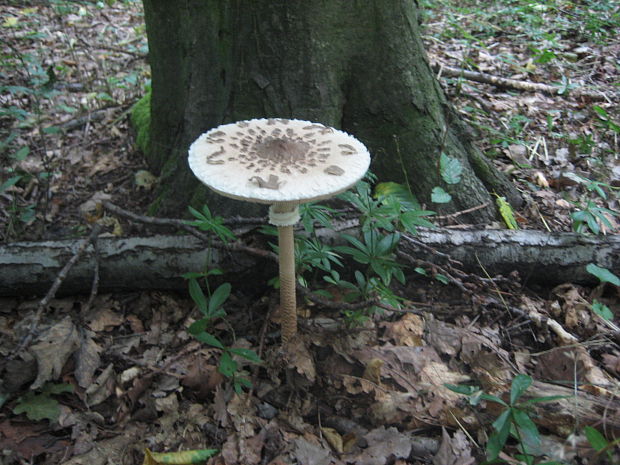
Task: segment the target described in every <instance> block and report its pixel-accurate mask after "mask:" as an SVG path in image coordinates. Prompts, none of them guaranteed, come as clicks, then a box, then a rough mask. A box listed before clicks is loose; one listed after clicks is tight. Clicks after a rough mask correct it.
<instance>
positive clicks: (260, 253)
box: [102, 200, 278, 261]
mask: <svg viewBox="0 0 620 465" xmlns="http://www.w3.org/2000/svg"><path fill="white" fill-rule="evenodd" d="M102 204H103V206H104V208H105V209H106V210H108V211H110V212H112V213H114V214H115V215H118V216H122V217H124V218H127V219H130V220H132V221H135V222H138V223H145V224H153V225H157V226H174V227H175V228H179V229H183V230H184V231H187V232H188V233H190V234H191V235H192V236H195V237H197V238H198V239H200V240H202V241H204V242H206V243H209V245H210V246H211V247H213V248H216V249H224V250H234V251H237V252H245V253H247V254H250V255H254V256H255V257H260V258H268V259H270V260H274V261H277V259H278V257H277V255H276V254H274V253H273V252H270V251H268V250H262V249H257V248H255V247H249V246H247V245H244V244H241V243H239V242H235V243H232V244H224V243H223V242H221V241H216V240H213V239H212V238H211V236H209V235H208V234H204V233H202V232H200V231H198V230H197V229H196V228H194V227H193V226H192V225H190V224H187V223H186V222H185V221H184V220H180V219H174V218H156V217H153V216H142V215H138V214H136V213H132V212H130V211H127V210H124V209H122V208H121V207H119V206H117V205H114V204H113V203H112V202H109V201H107V200H104V201H103V202H102Z"/></svg>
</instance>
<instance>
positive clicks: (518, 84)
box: [432, 63, 612, 101]
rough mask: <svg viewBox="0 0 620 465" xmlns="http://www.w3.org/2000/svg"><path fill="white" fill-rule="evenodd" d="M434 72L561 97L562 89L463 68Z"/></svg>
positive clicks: (580, 93) (599, 97)
mask: <svg viewBox="0 0 620 465" xmlns="http://www.w3.org/2000/svg"><path fill="white" fill-rule="evenodd" d="M432 66H433V70H434V71H435V72H436V73H437V74H438V75H439V76H442V75H443V76H449V77H462V78H464V79H468V80H470V81H475V82H481V83H483V84H491V85H493V86H496V87H500V88H506V89H516V90H523V91H526V92H543V93H545V94H550V95H560V88H559V87H557V86H550V85H548V84H541V83H538V82H527V81H518V80H516V79H508V78H503V77H499V76H493V75H491V74H486V73H478V72H475V71H468V70H465V69H461V68H452V67H450V66H445V65H441V64H439V63H434V64H433V65H432ZM570 95H572V96H575V97H587V98H589V99H590V100H594V101H608V100H612V98H611V97H609V96H607V95H605V94H604V93H603V92H601V91H591V90H586V89H573V90H572V91H570Z"/></svg>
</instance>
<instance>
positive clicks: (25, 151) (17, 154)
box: [12, 145, 30, 161]
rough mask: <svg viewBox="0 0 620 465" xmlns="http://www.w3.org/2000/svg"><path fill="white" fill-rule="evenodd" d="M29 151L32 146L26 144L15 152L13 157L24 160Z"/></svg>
mask: <svg viewBox="0 0 620 465" xmlns="http://www.w3.org/2000/svg"><path fill="white" fill-rule="evenodd" d="M29 153H30V147H28V146H27V145H24V146H23V147H21V148H20V149H19V150H18V151H17V152H15V153H14V154H13V156H12V158H13V159H15V160H18V161H24V160H25V159H26V157H27V156H28V154H29Z"/></svg>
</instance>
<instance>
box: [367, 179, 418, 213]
mask: <svg viewBox="0 0 620 465" xmlns="http://www.w3.org/2000/svg"><path fill="white" fill-rule="evenodd" d="M389 196H394V197H395V198H396V199H398V201H399V203H400V204H401V206H402V207H403V209H404V210H420V209H421V206H420V202H418V199H416V198H415V196H414V195H413V194H412V193H411V192H410V191H409V188H408V187H407V186H406V185H404V184H399V183H396V182H380V183H379V184H377V186H376V187H375V192H374V197H375V198H376V199H382V198H384V197H389Z"/></svg>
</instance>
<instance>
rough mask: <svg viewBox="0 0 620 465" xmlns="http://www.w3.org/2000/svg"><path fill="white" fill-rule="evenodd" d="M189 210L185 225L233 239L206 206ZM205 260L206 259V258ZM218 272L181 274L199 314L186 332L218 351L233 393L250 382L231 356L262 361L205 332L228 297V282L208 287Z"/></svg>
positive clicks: (221, 368) (220, 366)
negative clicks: (192, 219)
mask: <svg viewBox="0 0 620 465" xmlns="http://www.w3.org/2000/svg"><path fill="white" fill-rule="evenodd" d="M189 211H190V212H191V214H192V215H193V216H194V217H195V218H196V220H194V221H186V224H189V225H191V226H194V227H197V228H198V229H200V230H201V231H206V232H210V233H212V234H214V235H216V236H217V237H218V238H219V239H220V240H221V241H222V242H224V243H225V244H227V243H228V242H230V241H232V240H234V239H235V235H234V234H233V232H232V231H231V230H230V229H228V228H227V227H226V226H224V224H223V221H224V220H223V219H222V217H220V216H213V215H212V214H211V211H210V210H209V207H207V206H206V205H204V206H203V207H202V211H198V210H196V209H194V208H192V207H189ZM208 262H209V258H207V263H208ZM221 274H222V271H221V270H220V269H218V268H207V269H206V271H204V272H201V273H186V274H185V275H183V277H184V278H185V279H187V280H188V286H189V295H190V297H191V298H192V300H193V301H194V303H195V304H196V306H197V307H198V310H199V311H200V313H201V314H202V316H201V317H200V318H199V319H197V320H196V321H194V322H193V323H192V324H191V325H190V327H189V328H188V332H189V333H190V334H191V335H192V336H194V337H195V338H196V339H197V340H199V341H200V342H203V343H205V344H207V345H210V346H212V347H215V348H217V349H219V350H221V356H220V360H219V364H218V371H219V372H220V373H221V374H222V375H224V376H225V377H227V378H229V379H230V380H231V381H232V383H233V387H234V389H235V391H236V392H241V391H242V390H243V388H244V387H245V388H248V387H250V386H251V383H250V381H249V380H248V379H247V378H244V377H243V376H241V375H240V371H239V364H238V362H237V361H236V360H235V359H234V356H235V355H237V356H239V357H242V358H244V359H246V360H248V361H250V362H252V363H261V360H260V358H259V357H258V355H257V354H256V353H255V352H254V351H253V350H250V349H244V348H240V347H228V346H226V345H225V344H224V343H223V342H222V340H221V339H220V338H219V337H217V336H216V335H214V334H213V333H212V332H210V331H208V329H209V328H210V327H212V326H213V323H214V321H216V320H218V319H223V318H225V317H226V310H224V304H225V303H226V301H227V300H228V298H229V296H230V291H231V285H230V283H223V284H220V285H219V286H218V287H217V288H216V289H215V290H214V291H213V292H211V289H210V286H209V278H210V277H211V276H218V275H221ZM199 279H202V280H204V282H205V284H206V288H207V294H206V295H205V293H204V292H203V290H202V287H201V285H200V282H199Z"/></svg>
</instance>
